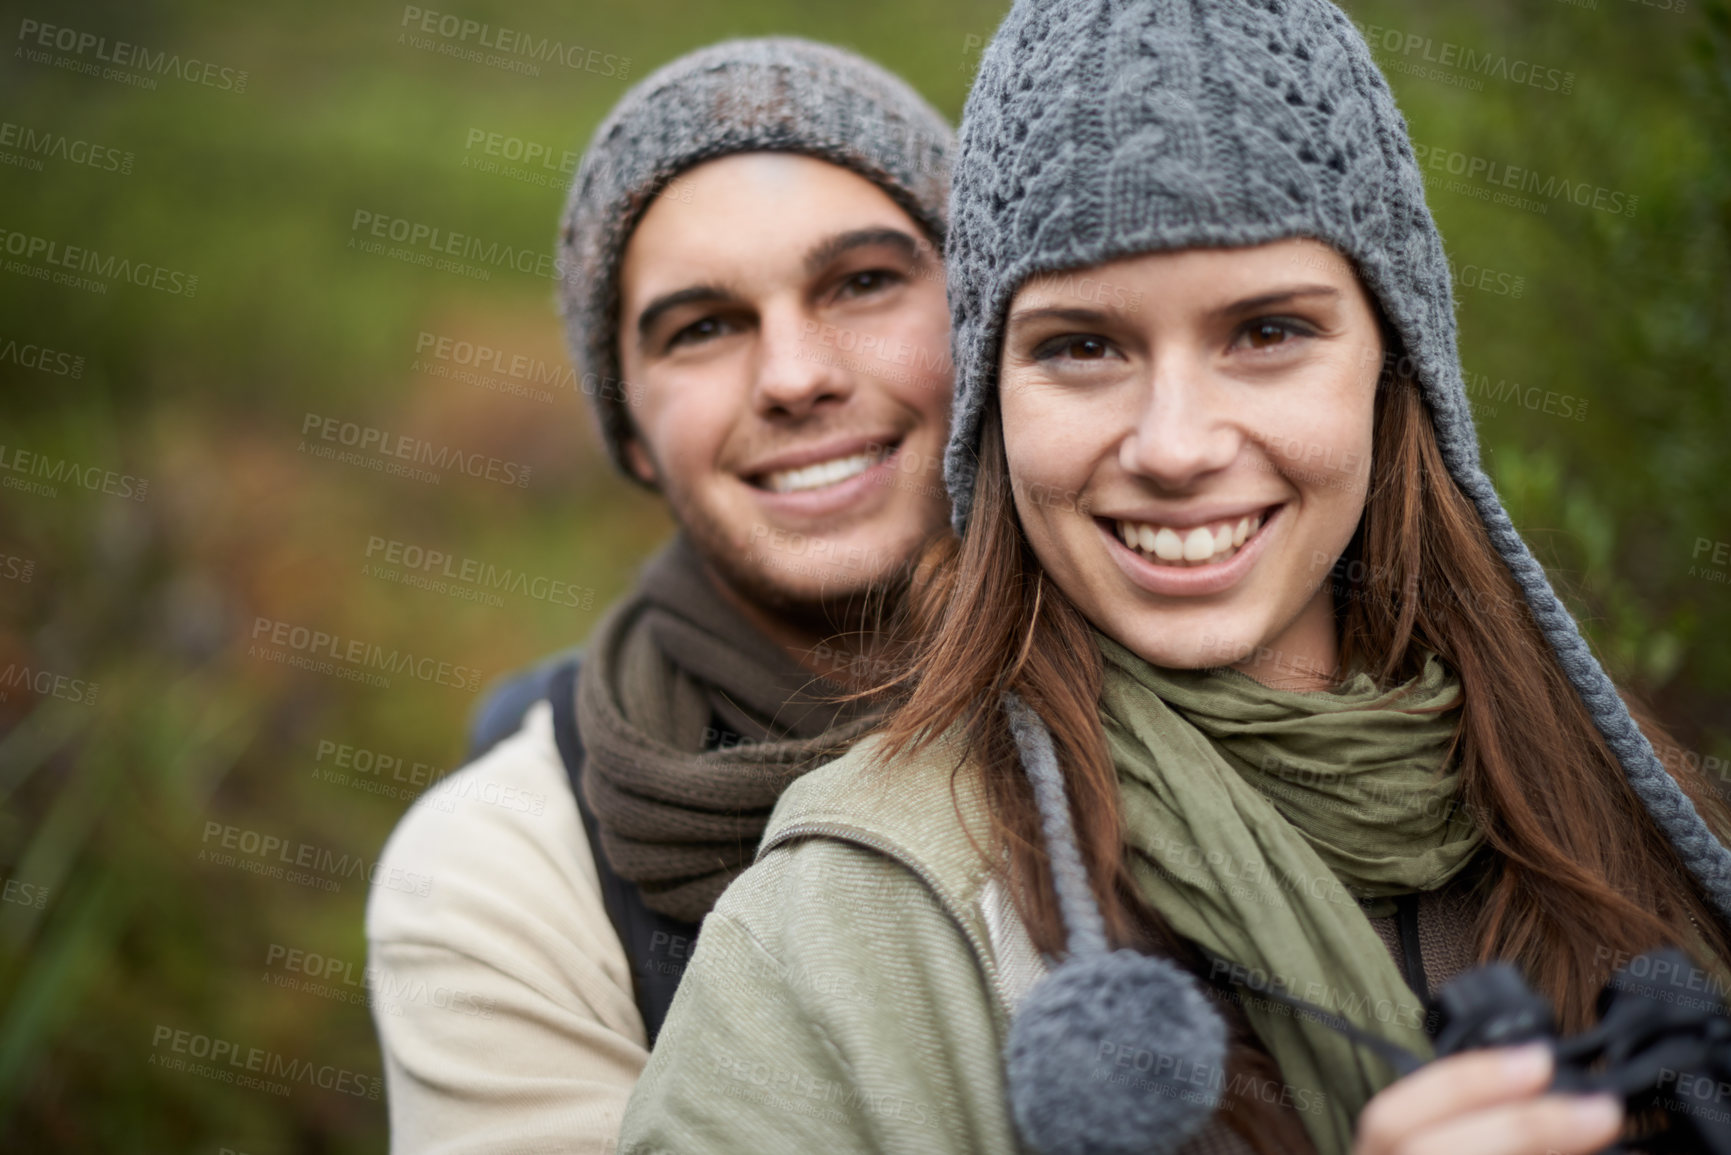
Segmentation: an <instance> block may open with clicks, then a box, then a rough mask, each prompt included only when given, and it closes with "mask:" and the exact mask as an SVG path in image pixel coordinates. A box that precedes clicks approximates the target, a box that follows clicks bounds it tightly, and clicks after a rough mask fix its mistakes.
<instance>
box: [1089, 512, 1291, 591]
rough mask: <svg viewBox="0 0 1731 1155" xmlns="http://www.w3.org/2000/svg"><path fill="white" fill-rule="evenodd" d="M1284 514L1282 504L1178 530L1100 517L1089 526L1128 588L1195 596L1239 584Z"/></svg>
mask: <svg viewBox="0 0 1731 1155" xmlns="http://www.w3.org/2000/svg"><path fill="white" fill-rule="evenodd" d="M1285 509H1286V503H1284V502H1282V503H1281V504H1278V505H1272V506H1267V507H1265V508H1263V509H1260V510H1258V511H1257V512H1255V513H1250V514H1245V515H1242V516H1240V517H1237V518H1223V519H1219V520H1215V521H1209V522H1205V523H1201V524H1196V525H1192V526H1190V527H1188V528H1183V529H1181V528H1178V527H1174V526H1171V525H1161V524H1158V523H1153V522H1147V521H1134V520H1127V519H1126V520H1121V519H1118V518H1105V517H1096V518H1095V519H1094V524H1095V526H1096V527H1097V528H1098V529H1099V531H1100V535H1101V537H1102V539H1103V540H1104V541H1105V543H1106V548H1107V550H1108V552H1109V553H1110V554H1111V555H1112V560H1113V561H1114V562H1116V563H1117V565H1118V568H1119V569H1120V570H1121V571H1123V573H1124V576H1125V577H1127V578H1129V579H1130V581H1131V582H1132V583H1133V584H1135V585H1136V586H1138V587H1140V588H1141V589H1144V590H1146V591H1148V592H1149V593H1153V594H1163V595H1166V596H1169V597H1198V596H1202V595H1207V594H1218V593H1222V592H1224V591H1226V590H1230V589H1232V588H1233V587H1234V586H1236V585H1238V584H1239V582H1241V581H1243V580H1244V577H1245V575H1246V574H1248V573H1249V572H1250V571H1251V569H1252V568H1253V567H1254V566H1255V565H1256V561H1257V559H1258V558H1259V557H1261V556H1262V555H1263V554H1264V553H1265V552H1266V546H1267V542H1268V540H1269V538H1270V536H1271V535H1272V534H1273V533H1274V532H1275V529H1276V526H1277V523H1278V522H1279V521H1280V515H1281V513H1282V512H1283V511H1284V510H1285ZM1132 537H1133V538H1134V540H1135V542H1136V544H1135V545H1133V546H1132V545H1131V544H1129V543H1130V541H1131V539H1132ZM1174 553H1176V555H1177V556H1172V555H1173V554H1174Z"/></svg>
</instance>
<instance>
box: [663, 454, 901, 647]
mask: <svg viewBox="0 0 1731 1155" xmlns="http://www.w3.org/2000/svg"><path fill="white" fill-rule="evenodd" d="M662 492H663V495H664V496H665V497H666V499H667V504H668V507H669V508H670V509H671V511H672V513H673V517H674V520H675V521H676V522H677V523H678V524H679V525H680V526H681V527H682V528H683V530H684V532H685V533H686V535H687V536H688V537H689V538H690V539H691V543H692V545H693V546H694V547H695V548H696V550H697V554H698V556H699V557H701V558H702V559H703V560H704V562H705V563H706V564H707V565H708V566H709V568H710V569H711V570H712V571H713V573H714V575H715V576H716V577H717V578H719V579H720V580H721V581H723V582H725V583H726V584H727V586H728V588H729V589H730V590H732V592H733V593H734V594H735V595H736V596H738V597H739V598H741V599H743V600H745V601H747V602H749V603H751V604H752V605H753V606H755V607H757V608H758V609H760V610H762V611H763V612H765V613H768V614H773V615H774V616H776V617H778V618H780V619H781V620H783V621H785V622H787V623H788V624H789V625H792V626H794V627H795V628H797V629H800V630H802V631H804V632H806V633H809V634H812V635H814V636H816V637H820V638H821V637H830V636H834V635H837V634H843V635H861V634H864V635H871V634H875V633H876V632H877V629H878V626H879V625H880V618H882V617H883V616H884V615H885V614H887V613H888V612H889V611H891V610H893V609H894V608H895V607H896V606H897V605H899V604H900V601H901V598H902V595H903V593H904V592H905V591H906V588H907V584H908V571H909V570H910V568H911V566H912V563H913V561H914V556H915V555H917V554H918V552H919V547H918V543H917V542H916V543H915V545H914V546H913V547H912V548H911V549H910V550H909V556H908V557H906V558H903V559H902V560H901V563H900V564H898V565H896V566H893V567H891V568H890V569H889V570H887V571H886V572H884V573H883V574H881V575H877V574H870V573H865V574H861V575H860V577H859V579H858V580H857V581H852V582H848V583H846V584H845V585H842V584H838V583H834V582H829V583H826V584H825V588H824V589H823V591H822V592H821V593H814V592H812V591H811V590H810V588H809V587H808V586H805V585H804V584H803V583H802V584H800V585H797V586H796V585H793V584H791V583H781V582H777V581H776V580H775V578H774V574H775V569H774V567H773V566H766V565H763V564H761V563H756V564H754V563H753V562H752V561H751V560H749V556H750V554H751V553H753V552H758V553H760V554H761V553H762V552H766V551H758V550H754V549H753V547H752V546H750V545H749V544H748V545H745V546H744V548H743V550H742V549H741V548H740V547H738V546H736V544H735V542H734V540H733V538H732V537H731V536H730V535H729V533H728V531H727V529H726V527H725V526H723V525H722V524H721V523H720V521H718V520H717V519H716V518H714V517H712V516H711V515H710V514H709V511H708V510H707V509H705V508H704V507H703V505H702V503H700V502H696V501H692V500H690V498H689V497H688V496H687V495H686V494H684V493H682V492H679V491H676V490H674V489H672V488H671V487H664V488H663V491H662Z"/></svg>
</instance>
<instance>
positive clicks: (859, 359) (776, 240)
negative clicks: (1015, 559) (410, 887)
mask: <svg viewBox="0 0 1731 1155" xmlns="http://www.w3.org/2000/svg"><path fill="white" fill-rule="evenodd" d="M951 148H952V138H951V133H950V129H949V127H948V126H947V125H946V124H945V123H944V122H943V120H942V118H941V117H939V116H938V115H937V114H936V113H935V112H934V111H933V110H932V109H931V108H930V107H929V106H928V105H927V104H926V103H925V102H924V101H923V100H921V99H920V97H919V96H918V95H916V94H915V93H914V92H913V91H912V90H911V89H910V88H909V87H908V86H907V85H906V84H904V83H902V82H901V81H900V80H898V79H896V78H895V77H893V76H891V75H889V74H888V73H886V72H884V71H883V70H882V69H880V68H878V67H877V66H875V65H873V64H871V63H869V62H867V61H865V60H862V59H860V58H858V57H856V56H853V55H851V54H848V53H846V52H842V51H840V50H838V49H835V48H830V47H827V46H823V45H818V44H813V43H810V42H806V41H800V40H792V39H764V40H748V41H734V42H728V43H723V44H718V45H715V46H713V47H710V48H707V49H704V50H702V51H699V52H696V53H693V54H691V55H689V56H686V57H684V58H682V59H680V60H677V61H675V62H674V63H672V64H670V65H668V66H667V67H665V68H663V69H662V70H661V71H659V72H657V73H655V74H654V75H652V76H650V77H648V78H647V79H645V80H644V81H643V82H642V83H640V84H639V85H637V86H636V87H635V88H634V89H633V90H632V91H631V92H629V93H627V95H626V96H625V97H624V98H623V99H622V100H621V101H620V103H619V105H618V107H617V108H615V109H614V111H613V113H612V114H611V115H610V116H609V117H608V119H607V120H606V121H605V122H604V123H603V124H602V125H601V127H600V128H599V129H598V130H597V132H596V134H595V137H594V140H593V142H592V143H591V146H590V148H589V151H588V153H587V154H586V155H585V157H584V160H583V164H582V166H581V168H580V169H579V171H578V174H577V179H576V181H575V183H574V184H573V187H572V192H571V198H570V203H569V205H568V207H567V210H566V214H565V220H564V225H563V229H562V233H561V248H562V256H563V259H564V269H563V280H562V289H561V292H562V297H563V302H564V313H565V319H566V324H567V328H568V333H569V336H570V340H571V345H572V349H573V354H574V357H575V360H576V363H577V366H578V368H579V372H580V374H581V380H582V382H583V385H584V388H585V391H586V392H588V393H590V395H591V396H592V397H593V398H594V400H595V404H596V408H597V412H598V415H599V419H600V425H601V429H602V434H603V438H604V440H605V442H606V444H607V447H608V450H609V452H610V453H611V454H612V456H613V459H614V461H615V463H616V464H618V465H619V466H620V467H621V468H622V469H623V470H624V471H625V473H626V475H627V476H629V477H631V478H632V479H633V480H635V481H637V482H640V483H642V484H644V485H647V486H649V487H651V488H653V489H655V490H656V491H657V492H659V493H661V494H662V495H663V496H664V497H665V498H666V500H667V502H668V506H669V509H670V511H671V513H672V515H673V517H674V520H675V521H676V522H677V523H678V526H679V532H678V533H677V534H676V536H675V538H674V540H673V541H672V542H671V543H670V544H669V545H668V546H667V547H666V548H665V549H664V550H662V551H661V552H660V553H659V554H658V555H656V556H655V557H654V558H653V559H651V560H650V561H649V563H648V564H647V565H646V566H645V568H644V570H643V572H642V575H641V578H640V580H639V582H638V584H637V586H636V588H635V589H634V590H633V591H632V592H631V593H630V594H629V595H628V596H627V597H626V598H625V599H623V600H622V601H621V602H620V603H618V604H617V605H615V606H614V607H612V608H611V609H610V610H609V611H608V612H607V614H606V615H605V616H604V617H603V619H602V620H601V621H600V622H599V623H598V625H597V626H596V628H595V631H594V633H593V634H592V636H591V638H590V640H589V643H588V644H587V646H586V647H585V649H584V652H583V655H582V659H581V662H580V664H578V663H562V664H556V665H554V666H552V667H550V668H549V672H548V673H547V674H546V675H545V676H540V677H536V678H533V679H528V680H520V681H519V682H518V683H516V684H515V685H514V686H513V687H512V688H511V689H510V690H509V691H508V692H507V693H506V694H505V695H504V696H502V697H500V698H497V699H496V700H495V705H494V707H493V708H492V709H491V710H489V711H488V712H487V716H486V717H485V718H484V719H483V724H482V729H483V730H484V731H487V730H490V731H492V732H493V733H487V734H484V735H483V742H486V741H491V740H492V739H493V738H494V737H495V736H496V735H497V733H498V732H501V731H504V730H508V729H510V728H511V726H512V724H513V723H514V722H515V721H516V715H517V713H518V712H519V711H520V710H521V709H522V707H523V706H524V705H526V704H527V705H528V709H527V712H526V713H525V714H523V715H522V722H521V725H520V727H518V728H516V729H515V732H514V733H511V734H510V736H508V737H505V738H504V739H503V740H502V741H500V742H498V744H497V745H496V746H493V747H492V748H491V749H490V750H488V751H487V752H486V753H485V754H484V755H483V756H481V757H480V758H479V759H478V760H476V761H474V762H472V763H471V764H470V765H468V766H466V767H465V768H464V769H462V770H460V771H458V772H457V773H456V774H454V775H453V776H452V777H451V779H449V780H447V782H446V783H442V784H441V785H440V786H439V787H438V788H436V789H435V790H434V791H432V792H430V793H429V795H428V796H427V797H424V798H422V799H421V800H420V801H418V802H417V803H416V804H415V805H414V806H413V807H412V808H411V809H410V811H409V813H408V814H407V815H406V816H405V817H404V818H403V820H402V823H401V824H400V825H399V826H398V828H397V830H396V831H395V833H394V834H393V835H392V836H391V839H390V841H389V843H388V844H387V845H386V847H385V850H384V854H383V862H382V866H383V868H384V869H386V870H393V869H402V870H411V871H416V872H419V873H421V874H424V875H428V876H431V877H432V879H433V884H432V887H431V889H430V891H429V893H427V894H425V895H416V894H403V893H399V892H397V891H393V890H390V889H389V888H383V887H381V888H376V889H375V891H374V896H373V899H372V902H371V905H370V906H369V908H368V911H367V935H368V939H369V943H370V956H371V957H370V971H371V978H372V986H373V992H374V1016H375V1020H376V1023H377V1026H378V1031H379V1036H380V1040H381V1043H382V1048H383V1052H384V1060H385V1074H386V1088H387V1095H388V1099H389V1103H390V1114H391V1132H392V1150H393V1151H394V1152H408V1151H440V1152H471V1151H501V1152H503V1151H511V1152H523V1151H554V1150H558V1151H577V1152H604V1151H611V1150H613V1145H614V1136H615V1135H616V1134H617V1131H618V1126H619V1122H620V1119H621V1117H622V1114H623V1109H624V1104H625V1100H626V1098H627V1097H628V1096H629V1094H630V1091H631V1088H632V1085H633V1084H634V1082H635V1080H636V1078H637V1076H638V1073H639V1072H640V1071H641V1069H642V1067H643V1064H644V1062H645V1061H646V1060H647V1057H648V1047H649V1046H650V1045H651V1044H652V1043H653V1041H654V1036H655V1032H656V1031H657V1030H658V1029H659V1027H660V1020H661V1017H662V1016H663V1015H664V1014H665V1013H666V1008H667V1004H668V1003H669V1002H670V1001H671V998H672V993H673V990H674V988H675V986H676V985H677V982H678V979H679V975H680V974H681V973H682V971H683V969H684V962H685V959H686V958H687V957H688V956H689V954H690V949H691V943H692V940H693V938H694V937H695V934H696V931H697V925H698V923H699V922H700V921H701V920H702V918H703V916H704V914H705V913H707V912H708V910H709V908H710V906H711V905H712V904H713V903H714V901H715V899H716V898H717V897H718V896H719V895H720V893H721V891H722V889H723V888H724V887H725V886H726V885H727V883H728V882H729V881H731V880H732V879H733V878H734V877H735V876H737V875H738V874H739V873H740V872H741V871H743V870H744V868H745V867H746V866H747V865H748V864H749V863H750V861H751V859H752V856H753V854H754V852H755V850H756V847H757V842H758V838H759V836H760V835H761V833H762V831H763V827H764V824H765V822H766V820H767V819H768V816H769V813H770V810H771V809H772V808H773V806H774V804H775V801H776V799H777V797H779V795H780V792H781V790H782V789H783V788H784V787H785V786H786V785H787V784H788V783H789V782H791V781H793V780H794V779H795V778H797V777H798V776H799V775H800V774H801V773H803V772H804V771H806V770H807V769H810V768H811V767H813V766H815V765H817V764H819V763H820V762H821V761H823V760H825V759H827V758H829V757H833V756H835V755H836V754H838V753H839V752H840V751H841V750H842V749H844V748H845V747H846V746H847V744H848V743H850V742H851V741H852V740H853V739H855V738H856V737H858V736H860V735H861V734H862V733H863V732H864V731H865V730H866V729H868V728H869V727H870V726H871V725H872V724H873V722H874V719H873V718H872V717H871V716H870V715H869V714H868V713H867V712H865V711H864V710H862V709H861V708H860V707H858V706H857V705H855V704H851V703H841V702H838V701H836V700H835V696H836V695H837V693H838V692H841V691H843V690H845V689H846V688H848V687H849V686H850V685H851V684H856V683H858V682H859V681H861V680H862V675H863V678H864V680H869V679H870V678H871V674H872V671H871V655H872V652H873V643H874V636H875V634H876V632H877V630H876V621H877V619H876V617H875V614H876V613H877V612H878V611H880V610H882V609H883V608H885V601H884V599H883V598H881V597H880V596H879V595H881V594H884V593H886V591H887V593H888V596H889V597H890V598H892V599H893V597H894V596H895V590H896V589H897V588H898V586H899V585H900V583H901V581H902V580H903V579H904V578H905V574H906V570H907V567H908V563H909V562H910V561H911V560H912V559H913V558H914V557H915V556H916V555H917V553H918V551H919V550H920V548H921V547H922V546H923V545H924V544H925V542H926V541H927V540H928V539H929V538H930V537H931V536H932V535H933V534H935V533H940V532H943V531H944V530H945V524H946V516H947V511H948V505H947V501H946V498H945V495H944V491H943V487H942V482H941V476H940V470H939V462H940V459H941V450H942V447H943V445H944V443H945V439H946V436H947V425H948V408H949V399H950V395H951V369H950V362H949V355H948V342H949V318H948V311H947V308H946V305H945V300H944V283H943V276H942V261H941V257H940V255H939V252H938V249H939V248H940V247H941V245H942V240H943V230H944V221H943V213H944V207H945V200H946V197H947V193H948V164H949V157H950V151H951ZM543 694H544V697H542V696H541V695H543ZM537 698H538V699H539V700H535V699H537ZM530 701H532V702H533V704H528V703H529V702H530Z"/></svg>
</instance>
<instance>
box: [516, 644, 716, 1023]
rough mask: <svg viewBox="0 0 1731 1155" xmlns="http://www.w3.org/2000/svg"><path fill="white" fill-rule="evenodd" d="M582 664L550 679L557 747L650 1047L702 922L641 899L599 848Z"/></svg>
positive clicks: (572, 662) (574, 662)
mask: <svg viewBox="0 0 1731 1155" xmlns="http://www.w3.org/2000/svg"><path fill="white" fill-rule="evenodd" d="M580 664H581V660H580V659H578V658H572V659H570V660H569V661H567V662H564V663H562V664H561V665H560V666H558V667H557V668H556V669H555V670H554V671H553V674H552V677H551V679H549V681H548V686H547V700H548V702H549V703H550V704H551V705H552V707H553V739H554V741H555V742H557V743H558V745H559V758H560V760H561V761H563V762H564V763H565V774H566V777H568V778H569V779H570V780H571V794H572V796H573V797H575V798H576V799H577V813H578V814H580V815H581V816H582V818H583V832H584V833H585V834H587V835H588V836H589V849H590V852H591V853H592V854H593V855H594V856H595V873H596V875H597V876H598V877H599V878H600V880H601V900H602V902H603V903H604V904H605V905H606V907H607V918H608V921H610V922H612V924H613V930H614V932H615V933H617V934H618V935H619V942H620V943H621V944H622V945H623V946H624V947H625V957H626V958H627V959H629V960H630V961H631V986H632V990H633V993H634V994H635V996H636V1001H637V1010H638V1011H639V1012H640V1013H641V1014H642V1015H643V1028H644V1030H645V1031H646V1032H647V1034H648V1036H649V1045H650V1046H651V1047H654V1046H655V1036H656V1035H659V1034H660V1033H661V1024H662V1023H663V1022H665V1021H666V1019H667V1008H668V1007H670V1006H672V1005H673V994H674V992H675V991H676V990H678V989H679V980H680V978H681V977H682V976H683V975H684V974H685V965H686V963H687V962H688V961H689V960H690V958H691V948H692V946H693V945H695V944H696V942H697V929H698V925H699V924H698V923H694V922H684V921H681V920H680V919H676V918H672V917H670V916H668V915H665V914H662V913H660V912H659V911H655V910H651V909H650V908H649V904H648V903H646V902H644V901H643V892H642V891H641V890H639V889H638V887H637V884H636V883H634V882H631V881H629V880H628V879H625V878H622V877H620V876H619V874H618V873H616V872H615V871H614V869H613V866H612V864H610V863H609V862H608V861H607V855H606V854H605V853H604V852H603V851H602V849H601V824H600V822H599V821H598V820H597V819H596V817H595V812H594V811H593V810H592V809H590V807H589V800H588V799H586V798H584V797H583V760H584V754H583V738H582V735H580V734H579V733H578V732H577V674H578V669H579V666H580Z"/></svg>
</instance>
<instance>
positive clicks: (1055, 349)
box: [1034, 335, 1112, 361]
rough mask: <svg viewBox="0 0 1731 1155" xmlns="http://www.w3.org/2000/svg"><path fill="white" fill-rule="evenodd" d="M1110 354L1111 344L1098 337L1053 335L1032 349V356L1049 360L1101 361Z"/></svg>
mask: <svg viewBox="0 0 1731 1155" xmlns="http://www.w3.org/2000/svg"><path fill="white" fill-rule="evenodd" d="M1111 355H1112V346H1111V345H1109V344H1107V343H1106V342H1105V341H1104V340H1103V339H1101V338H1099V337H1084V336H1074V335H1071V336H1064V337H1054V338H1052V340H1050V341H1047V342H1045V343H1044V344H1042V345H1041V346H1040V347H1039V348H1038V349H1036V350H1034V357H1035V359H1036V360H1040V361H1050V360H1053V359H1055V358H1059V357H1064V358H1068V359H1069V360H1071V361H1103V360H1105V359H1106V358H1107V357H1110V356H1111Z"/></svg>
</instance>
